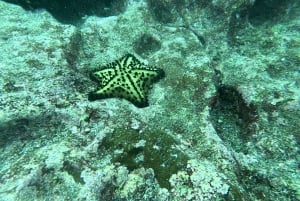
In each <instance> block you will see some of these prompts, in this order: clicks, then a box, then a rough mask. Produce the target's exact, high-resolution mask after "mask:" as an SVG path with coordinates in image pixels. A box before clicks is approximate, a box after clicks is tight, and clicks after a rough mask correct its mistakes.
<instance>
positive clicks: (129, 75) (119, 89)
mask: <svg viewBox="0 0 300 201" xmlns="http://www.w3.org/2000/svg"><path fill="white" fill-rule="evenodd" d="M164 76H165V72H164V71H163V70H162V69H159V68H154V67H150V66H146V65H145V64H143V63H142V62H140V61H139V60H138V59H137V58H136V57H135V56H133V55H132V54H126V55H125V56H123V57H122V58H120V59H119V60H116V61H114V62H112V63H109V64H107V65H106V66H103V67H101V68H100V69H99V70H97V71H95V72H92V73H91V75H90V77H91V79H92V80H94V81H95V82H97V83H98V85H99V88H98V89H97V90H96V91H94V92H91V93H89V97H88V99H89V100H90V101H94V100H97V99H104V98H124V99H126V100H128V101H130V102H131V103H133V104H134V105H135V106H137V107H140V108H141V107H146V106H148V105H149V104H148V98H147V94H148V91H149V89H150V88H151V86H152V84H153V83H154V82H157V81H158V80H159V79H161V78H163V77H164Z"/></svg>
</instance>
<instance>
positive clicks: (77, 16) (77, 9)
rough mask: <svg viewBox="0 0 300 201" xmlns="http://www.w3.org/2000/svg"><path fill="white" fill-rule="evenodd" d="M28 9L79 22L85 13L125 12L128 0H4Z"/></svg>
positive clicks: (65, 21) (105, 14)
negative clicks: (41, 10)
mask: <svg viewBox="0 0 300 201" xmlns="http://www.w3.org/2000/svg"><path fill="white" fill-rule="evenodd" d="M4 1H6V2H8V3H13V4H17V5H20V6H22V7H23V8H24V9H26V10H36V9H46V10H47V11H48V12H49V13H51V15H52V16H53V17H55V18H56V19H57V20H58V21H60V22H62V23H66V24H78V23H80V22H82V18H83V17H84V16H85V15H96V16H103V17H106V16H112V15H117V14H119V13H121V12H123V11H124V10H125V8H126V5H127V1H128V0H121V1H119V0H102V1H98V0H52V1H49V0H31V1H28V0H4Z"/></svg>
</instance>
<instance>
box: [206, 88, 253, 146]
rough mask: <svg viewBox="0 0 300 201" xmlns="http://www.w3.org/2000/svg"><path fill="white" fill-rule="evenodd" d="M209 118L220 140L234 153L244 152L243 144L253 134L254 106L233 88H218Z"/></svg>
mask: <svg viewBox="0 0 300 201" xmlns="http://www.w3.org/2000/svg"><path fill="white" fill-rule="evenodd" d="M210 117H211V121H212V124H213V126H214V128H215V129H216V131H217V133H218V135H219V136H220V138H221V139H222V140H223V141H224V142H225V143H227V144H229V145H230V146H231V147H232V148H233V149H234V150H235V151H238V152H239V151H242V152H246V150H245V148H244V144H245V143H246V142H247V141H249V140H250V139H249V138H250V137H251V135H252V134H253V133H254V132H255V128H254V124H253V123H255V122H256V121H257V119H258V114H257V109H256V106H255V105H254V104H252V103H250V104H247V103H246V102H245V100H244V99H243V96H242V94H241V93H240V92H239V91H238V90H237V89H236V88H235V87H233V86H224V85H222V86H220V87H218V89H217V95H216V97H215V99H214V101H213V102H212V105H211V111H210Z"/></svg>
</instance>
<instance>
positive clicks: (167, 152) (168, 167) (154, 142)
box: [99, 129, 188, 188]
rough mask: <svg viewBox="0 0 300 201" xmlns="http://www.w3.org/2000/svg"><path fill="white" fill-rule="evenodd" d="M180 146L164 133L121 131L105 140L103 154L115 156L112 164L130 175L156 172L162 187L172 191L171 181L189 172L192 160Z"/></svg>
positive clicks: (118, 130)
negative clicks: (138, 171)
mask: <svg viewBox="0 0 300 201" xmlns="http://www.w3.org/2000/svg"><path fill="white" fill-rule="evenodd" d="M177 144H178V143H177V142H176V140H174V139H173V137H172V136H170V135H168V134H166V133H164V132H162V131H160V130H146V131H144V132H142V133H140V132H139V131H137V130H134V129H126V130H124V129H117V130H115V131H114V133H113V134H112V136H106V137H105V138H104V140H103V146H101V147H99V148H100V150H99V152H100V153H103V154H107V153H114V154H113V156H112V161H113V162H115V163H120V164H121V165H124V166H126V167H127V168H128V170H129V171H133V170H135V169H138V168H152V169H153V170H154V174H155V178H156V179H157V181H158V183H159V184H160V186H161V187H164V188H170V183H169V179H170V177H171V176H172V174H176V173H177V172H178V171H179V170H183V169H185V167H186V165H187V160H188V156H187V155H186V154H184V153H183V152H182V151H181V150H179V149H178V147H177Z"/></svg>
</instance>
